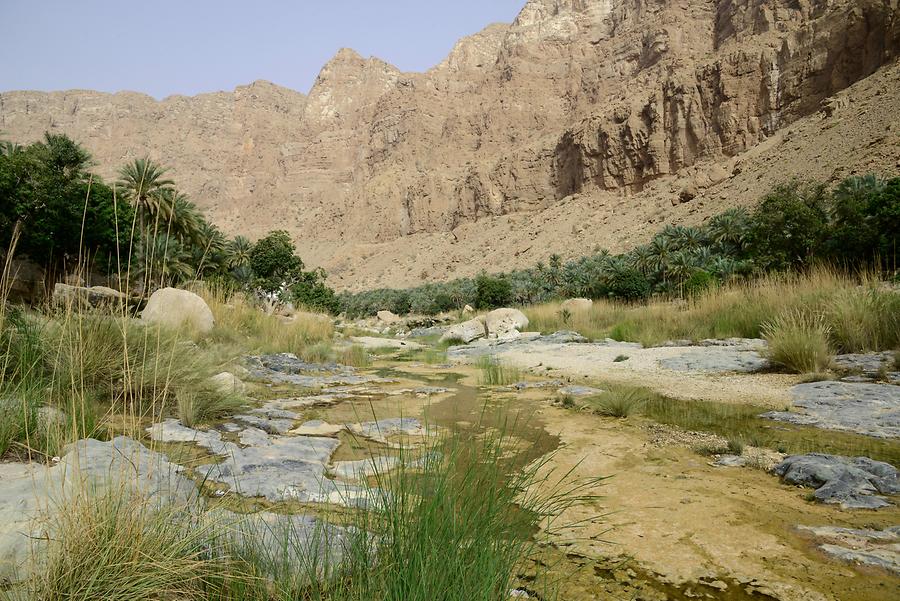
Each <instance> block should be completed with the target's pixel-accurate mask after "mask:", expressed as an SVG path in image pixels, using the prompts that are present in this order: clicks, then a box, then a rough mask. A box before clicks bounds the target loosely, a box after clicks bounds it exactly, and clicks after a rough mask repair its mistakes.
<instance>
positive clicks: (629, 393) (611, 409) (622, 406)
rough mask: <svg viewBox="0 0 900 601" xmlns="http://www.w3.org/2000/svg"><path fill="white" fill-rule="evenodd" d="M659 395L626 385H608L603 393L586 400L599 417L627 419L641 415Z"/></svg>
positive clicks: (645, 389)
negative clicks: (648, 404) (637, 414)
mask: <svg viewBox="0 0 900 601" xmlns="http://www.w3.org/2000/svg"><path fill="white" fill-rule="evenodd" d="M658 396H659V395H657V394H656V393H654V392H653V391H651V390H649V389H647V388H641V387H638V386H629V385H626V384H607V385H604V387H603V392H601V393H599V394H596V395H592V396H590V397H588V398H587V399H585V403H586V405H587V406H588V407H590V408H591V409H593V411H594V413H596V414H597V415H603V416H606V417H618V418H625V417H628V416H630V415H634V414H636V413H640V412H641V411H642V410H643V408H644V407H645V406H646V405H647V403H648V402H649V401H651V400H652V399H655V398H657V397H658Z"/></svg>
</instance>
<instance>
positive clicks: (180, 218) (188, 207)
mask: <svg viewBox="0 0 900 601" xmlns="http://www.w3.org/2000/svg"><path fill="white" fill-rule="evenodd" d="M162 195H163V200H164V204H165V206H164V208H163V210H162V211H161V213H165V216H166V217H165V218H166V222H167V229H168V230H169V231H170V232H171V233H172V234H174V235H175V236H177V237H178V239H179V240H180V241H181V243H182V244H200V243H201V242H202V240H201V234H202V223H203V215H201V214H200V210H199V209H197V206H196V205H195V204H194V203H192V202H191V201H190V199H189V198H188V196H187V195H186V194H182V193H181V192H178V191H175V190H164V191H163V192H162Z"/></svg>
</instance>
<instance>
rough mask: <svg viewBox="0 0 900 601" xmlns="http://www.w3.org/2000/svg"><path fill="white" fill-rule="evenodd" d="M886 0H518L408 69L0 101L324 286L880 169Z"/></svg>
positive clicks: (12, 120)
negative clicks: (326, 278) (284, 256)
mask: <svg viewBox="0 0 900 601" xmlns="http://www.w3.org/2000/svg"><path fill="white" fill-rule="evenodd" d="M898 54H900V10H898V3H897V0H718V1H713V0H649V1H646V0H530V1H529V2H527V4H525V6H524V7H523V9H522V11H521V12H520V13H519V15H518V17H517V18H516V19H515V21H514V22H513V23H511V24H502V23H501V24H493V25H489V26H488V27H486V28H485V29H484V30H482V31H481V32H479V33H476V34H475V35H472V36H470V37H467V38H464V39H462V40H460V41H459V42H458V43H457V44H456V46H455V47H454V48H453V50H452V51H451V53H450V54H449V55H448V56H447V58H446V59H445V60H444V61H443V62H441V63H440V64H439V65H436V66H435V67H434V68H432V69H430V70H429V71H427V72H425V73H403V72H401V71H399V70H398V69H396V68H394V67H393V66H391V65H389V64H387V63H385V62H384V61H381V60H379V59H377V58H364V57H362V56H360V55H359V54H357V53H356V52H354V51H353V50H349V49H344V50H341V51H339V52H338V53H337V54H336V55H335V56H334V58H332V59H331V60H330V61H329V62H328V63H327V64H326V65H325V66H324V67H323V68H322V70H321V72H320V73H319V76H318V78H317V79H316V81H315V83H314V85H313V87H312V89H311V90H310V91H309V94H308V95H304V94H301V93H299V92H296V91H292V90H288V89H285V88H281V87H278V86H275V85H273V84H270V83H267V82H262V81H258V82H255V83H253V84H250V85H248V86H244V87H239V88H237V89H236V90H234V91H233V92H219V93H212V94H201V95H198V96H194V97H184V96H172V97H169V98H166V99H164V100H162V101H156V100H154V99H153V98H151V97H149V96H145V95H142V94H137V93H133V92H121V93H118V94H104V93H99V92H90V91H81V90H71V91H66V92H53V93H39V92H24V91H23V92H7V93H3V94H0V131H2V132H4V135H5V136H6V137H7V138H9V139H13V140H15V141H18V142H29V141H32V140H34V139H37V138H39V137H40V136H42V135H43V132H44V131H52V132H65V133H67V134H69V135H71V136H72V137H73V138H75V139H77V140H79V141H81V142H82V143H84V145H85V146H86V147H87V148H88V149H89V150H90V151H91V152H92V153H93V154H94V156H95V158H96V160H97V162H98V169H99V171H100V174H101V175H103V176H105V177H107V178H109V179H113V178H114V172H115V168H116V167H117V166H118V165H121V164H122V163H124V162H125V161H127V160H129V159H131V158H134V157H137V156H144V155H149V156H150V157H152V158H154V159H156V160H158V161H160V162H161V163H164V164H166V165H169V166H170V167H171V175H172V176H173V177H174V178H175V179H176V181H178V182H179V184H180V185H181V186H182V187H183V189H184V191H185V192H187V193H189V194H190V195H191V196H192V197H193V198H194V200H195V202H197V204H198V205H199V206H201V207H202V208H203V209H204V210H205V211H206V213H207V214H208V216H209V217H210V218H211V219H212V220H213V221H214V222H216V223H217V224H218V225H220V226H221V227H222V228H223V229H224V230H226V231H227V232H229V233H238V232H242V233H248V234H249V235H251V236H260V235H263V234H264V233H265V232H267V231H268V230H271V229H287V230H288V231H290V232H291V233H292V235H293V236H294V237H295V239H296V240H297V242H298V247H299V248H300V250H301V253H302V255H303V257H304V259H305V260H306V261H307V262H308V263H309V264H311V265H316V266H323V267H325V268H326V269H327V270H328V272H329V274H330V279H331V281H332V283H333V284H334V285H335V286H337V287H338V288H347V289H360V288H367V287H374V286H389V285H390V286H396V285H413V284H417V283H420V282H421V281H423V280H438V279H445V278H449V277H454V276H457V275H469V274H472V273H474V272H476V271H477V270H479V269H482V268H485V269H488V270H495V269H501V268H509V267H513V266H515V265H528V264H531V263H533V262H534V261H536V260H539V259H544V258H546V256H548V255H549V254H551V253H553V252H558V253H560V254H563V255H564V256H574V255H580V254H585V253H587V252H590V251H591V250H592V249H593V248H594V247H595V246H603V247H608V248H611V249H619V248H625V247H628V246H630V245H632V244H634V243H637V242H641V241H643V240H645V239H646V238H647V237H649V236H650V235H651V234H652V233H653V232H654V231H655V230H657V229H658V228H659V227H661V225H662V224H664V223H669V222H694V221H698V220H700V219H702V218H703V217H705V216H706V215H708V214H711V213H712V212H715V211H717V210H721V209H722V208H725V207H726V206H731V205H734V204H748V203H751V202H753V201H754V200H756V199H757V198H758V196H759V194H760V193H761V192H762V191H764V190H765V189H766V187H767V186H770V185H771V184H772V183H775V182H777V181H780V180H781V179H784V178H788V177H794V176H805V177H817V178H821V179H825V180H830V179H835V178H838V177H843V176H845V175H849V174H851V173H856V172H864V171H868V170H874V171H879V172H884V173H896V172H900V164H898V161H900V150H898V149H900V138H898V136H900V131H898V130H900V121H898V117H897V115H900V94H898V92H897V90H898V89H900V86H898V83H900V67H898V64H897V61H896V60H895V59H896V57H897V55H898Z"/></svg>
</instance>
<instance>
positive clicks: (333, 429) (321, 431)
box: [291, 419, 347, 436]
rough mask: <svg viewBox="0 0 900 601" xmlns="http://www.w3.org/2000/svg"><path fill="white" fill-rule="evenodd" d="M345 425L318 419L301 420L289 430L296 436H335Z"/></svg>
mask: <svg viewBox="0 0 900 601" xmlns="http://www.w3.org/2000/svg"><path fill="white" fill-rule="evenodd" d="M346 429H347V426H345V425H343V424H329V423H328V422H324V421H322V420H320V419H314V420H310V421H308V422H303V423H302V424H300V425H299V426H298V427H296V428H294V429H293V430H291V434H296V435H297V436H336V435H337V434H338V433H339V432H343V431H344V430H346Z"/></svg>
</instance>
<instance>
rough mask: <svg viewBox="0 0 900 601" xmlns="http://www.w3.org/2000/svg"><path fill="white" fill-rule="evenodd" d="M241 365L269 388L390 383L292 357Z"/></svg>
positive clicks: (265, 357)
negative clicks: (287, 385)
mask: <svg viewBox="0 0 900 601" xmlns="http://www.w3.org/2000/svg"><path fill="white" fill-rule="evenodd" d="M245 361H246V363H247V369H248V371H249V372H250V375H251V376H252V377H253V378H255V379H257V380H262V381H264V382H269V383H271V384H293V385H295V386H301V387H304V388H321V387H326V386H338V385H357V384H366V383H369V382H391V381H392V380H388V379H385V378H379V377H378V376H367V375H361V374H357V373H356V370H355V369H353V368H352V367H350V366H347V365H340V364H338V363H309V362H306V361H303V360H302V359H300V358H299V357H297V356H296V355H294V354H293V353H278V354H274V355H258V356H251V357H246V359H245Z"/></svg>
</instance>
